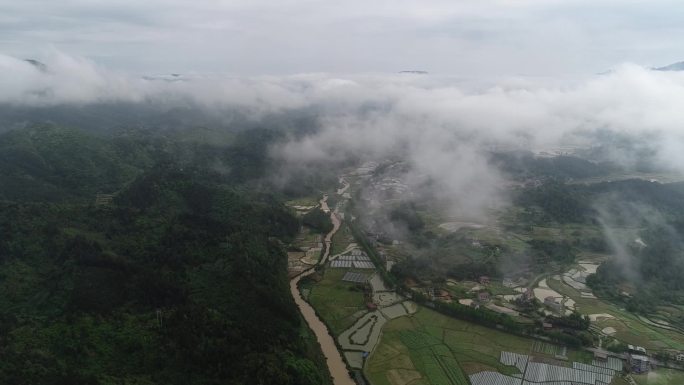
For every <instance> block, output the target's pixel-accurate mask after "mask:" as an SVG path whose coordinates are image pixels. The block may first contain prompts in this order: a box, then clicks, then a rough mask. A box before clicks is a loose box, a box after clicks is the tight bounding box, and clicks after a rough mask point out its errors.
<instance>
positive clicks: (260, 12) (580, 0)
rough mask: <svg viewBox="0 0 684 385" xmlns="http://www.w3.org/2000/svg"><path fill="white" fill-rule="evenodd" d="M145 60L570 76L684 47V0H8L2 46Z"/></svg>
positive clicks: (284, 68)
mask: <svg viewBox="0 0 684 385" xmlns="http://www.w3.org/2000/svg"><path fill="white" fill-rule="evenodd" d="M50 50H59V51H62V52H66V53H68V54H70V55H76V56H83V57H86V58H89V59H91V60H93V61H94V62H96V63H98V64H100V65H102V66H105V67H108V68H111V69H115V70H122V71H128V72H133V73H168V72H181V73H187V72H220V73H231V74H237V75H260V74H292V73H308V72H329V73H358V72H363V73H393V72H397V71H400V70H409V69H418V70H426V71H429V72H431V73H438V74H451V75H457V76H464V77H487V76H510V75H533V76H556V75H567V74H588V73H596V72H600V71H604V70H606V69H608V68H611V67H613V66H615V65H617V64H620V63H624V62H632V63H637V64H640V65H647V66H649V65H666V64H669V63H672V62H676V61H681V60H684V2H682V1H681V0H671V1H667V0H647V1H631V0H591V1H589V0H587V1H585V0H421V1H404V0H386V1H385V0H344V1H330V0H229V1H217V0H192V1H190V0H60V1H54V0H0V53H2V54H5V55H11V56H16V57H32V58H33V57H37V58H40V57H41V55H45V54H46V52H49V51H50Z"/></svg>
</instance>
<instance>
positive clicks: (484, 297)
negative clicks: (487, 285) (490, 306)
mask: <svg viewBox="0 0 684 385" xmlns="http://www.w3.org/2000/svg"><path fill="white" fill-rule="evenodd" d="M477 300H478V301H480V302H489V300H490V295H489V292H488V291H481V292H479V293H477Z"/></svg>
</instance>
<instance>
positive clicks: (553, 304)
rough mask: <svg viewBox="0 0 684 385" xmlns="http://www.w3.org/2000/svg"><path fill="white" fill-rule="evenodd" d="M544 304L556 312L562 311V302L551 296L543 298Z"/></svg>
mask: <svg viewBox="0 0 684 385" xmlns="http://www.w3.org/2000/svg"><path fill="white" fill-rule="evenodd" d="M544 305H546V306H547V307H549V308H550V309H551V310H553V311H555V312H557V313H561V312H562V311H563V304H562V303H561V302H560V301H557V300H556V298H554V297H551V296H549V297H546V298H544Z"/></svg>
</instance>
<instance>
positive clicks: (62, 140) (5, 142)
mask: <svg viewBox="0 0 684 385" xmlns="http://www.w3.org/2000/svg"><path fill="white" fill-rule="evenodd" d="M141 144H142V143H136V142H134V141H130V140H126V139H124V138H121V139H118V140H107V139H106V138H104V137H99V136H95V135H92V134H87V133H85V132H83V131H80V130H74V129H68V128H61V127H55V126H49V125H41V126H34V127H31V128H27V129H21V130H14V131H9V132H6V133H4V134H1V135H0V199H6V200H36V201H52V202H54V201H61V200H65V199H73V198H86V197H87V198H88V199H91V198H92V199H94V197H93V196H94V194H95V193H97V192H113V191H115V190H116V189H118V188H119V187H120V186H121V185H123V184H124V183H125V182H126V181H128V180H130V179H132V178H134V177H135V176H136V175H137V174H138V173H140V171H141V170H142V169H144V168H145V167H146V166H149V164H150V163H151V161H152V160H151V159H150V157H149V154H146V152H147V151H148V150H146V149H143V148H140V145H141Z"/></svg>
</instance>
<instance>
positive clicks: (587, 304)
mask: <svg viewBox="0 0 684 385" xmlns="http://www.w3.org/2000/svg"><path fill="white" fill-rule="evenodd" d="M547 284H548V285H549V287H550V288H552V289H553V290H555V291H557V292H559V293H561V294H563V295H565V296H568V297H570V298H572V299H573V300H574V301H575V306H576V308H577V310H578V311H579V312H580V313H582V314H589V315H591V314H609V315H612V316H613V317H614V318H599V319H598V320H597V321H596V322H595V323H594V325H596V326H597V327H598V328H599V329H603V328H606V327H612V328H614V329H615V334H613V336H614V337H615V338H617V339H619V340H621V341H623V342H625V343H628V344H633V345H639V346H643V347H645V348H646V349H649V350H652V349H663V348H671V349H677V350H684V334H682V333H679V332H677V331H673V330H667V329H664V328H660V327H657V326H653V325H651V324H648V323H646V322H644V321H642V320H640V319H639V318H638V317H637V316H636V315H634V314H632V313H630V312H628V311H626V310H624V309H621V308H619V307H618V306H616V305H614V304H612V303H609V302H607V301H603V300H601V299H592V298H582V297H581V295H580V292H579V291H577V290H575V289H573V288H572V287H570V286H568V285H567V284H565V283H563V282H561V281H558V280H555V279H548V280H547ZM682 383H683V384H684V382H682Z"/></svg>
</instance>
